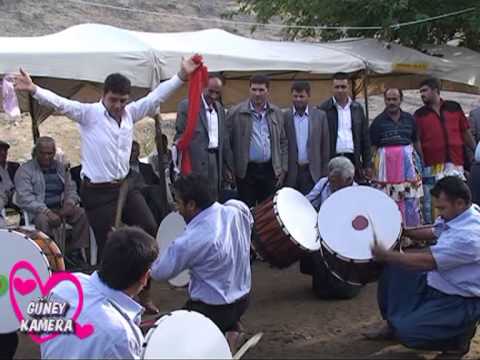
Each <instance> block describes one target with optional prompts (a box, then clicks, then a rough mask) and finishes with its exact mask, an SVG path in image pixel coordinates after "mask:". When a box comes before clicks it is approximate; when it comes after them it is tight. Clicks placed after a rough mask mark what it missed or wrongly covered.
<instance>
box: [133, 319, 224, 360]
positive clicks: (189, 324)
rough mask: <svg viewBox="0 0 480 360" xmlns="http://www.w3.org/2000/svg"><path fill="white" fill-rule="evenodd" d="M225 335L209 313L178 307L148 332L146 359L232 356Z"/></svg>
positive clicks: (144, 354)
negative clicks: (204, 313)
mask: <svg viewBox="0 0 480 360" xmlns="http://www.w3.org/2000/svg"><path fill="white" fill-rule="evenodd" d="M231 358H232V354H231V353H230V348H229V346H228V343H227V340H226V339H225V336H223V334H222V332H221V331H220V329H219V328H218V327H217V326H216V325H215V324H214V323H213V322H212V321H211V320H210V319H208V318H207V317H205V316H204V315H202V314H200V313H198V312H195V311H186V310H178V311H174V312H171V313H169V314H167V315H164V316H162V317H161V318H160V319H158V321H157V322H156V323H155V327H154V328H152V329H150V330H149V332H148V333H147V336H146V343H145V344H144V349H143V354H142V359H231Z"/></svg>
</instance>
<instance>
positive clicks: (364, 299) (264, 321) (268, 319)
mask: <svg viewBox="0 0 480 360" xmlns="http://www.w3.org/2000/svg"><path fill="white" fill-rule="evenodd" d="M252 278H253V289H252V292H251V303H250V307H249V309H248V310H247V313H246V315H245V317H244V319H243V324H244V326H245V328H246V330H247V332H248V334H249V335H250V336H251V335H253V334H254V333H257V332H260V331H262V332H264V337H263V339H262V340H261V341H260V343H259V344H258V345H257V346H256V347H254V348H253V349H251V350H250V351H249V352H248V353H247V354H246V355H245V358H249V359H254V358H282V359H287V358H297V359H298V358H325V359H345V358H348V359H360V358H368V359H432V358H433V357H434V356H435V355H436V354H438V353H432V352H429V353H426V352H417V351H413V350H409V349H406V348H405V347H403V346H401V345H398V344H395V343H393V342H376V341H373V342H372V341H367V340H364V339H363V338H362V332H364V331H365V330H366V329H367V328H369V327H371V326H377V325H378V324H379V320H380V317H379V314H378V310H377V305H376V300H375V294H376V285H375V284H370V285H368V286H366V287H365V289H364V290H363V291H362V293H361V294H360V295H359V296H358V297H357V298H355V299H352V300H342V301H338V300H337V301H325V300H318V299H317V298H315V296H314V294H313V292H312V291H311V287H310V279H311V278H310V277H309V276H305V275H302V274H300V272H299V271H298V264H294V265H292V266H291V267H290V268H288V269H286V270H277V269H272V268H270V267H269V266H268V265H267V264H265V263H260V262H255V263H254V264H253V268H252ZM152 293H153V298H154V300H155V302H156V304H157V305H158V306H159V307H160V309H161V311H162V312H166V311H170V310H175V309H178V308H180V307H182V306H183V304H184V303H185V301H186V292H185V291H184V290H176V289H175V290H174V289H171V288H170V287H169V285H168V284H164V283H156V284H154V286H153V288H152ZM183 345H186V344H183ZM39 357H40V354H39V348H38V345H36V344H35V343H33V342H32V341H31V340H30V339H29V338H28V337H26V336H24V335H22V336H21V339H20V345H19V347H18V350H17V354H16V358H17V359H27V358H39ZM479 357H480V336H477V337H476V338H475V339H474V340H473V343H472V350H471V351H470V353H469V355H468V357H467V358H469V359H475V358H479Z"/></svg>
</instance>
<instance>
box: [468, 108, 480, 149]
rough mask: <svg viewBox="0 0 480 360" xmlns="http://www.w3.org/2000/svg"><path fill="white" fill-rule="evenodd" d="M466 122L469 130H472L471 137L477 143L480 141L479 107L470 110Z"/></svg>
mask: <svg viewBox="0 0 480 360" xmlns="http://www.w3.org/2000/svg"><path fill="white" fill-rule="evenodd" d="M468 122H469V123H470V131H471V132H472V135H473V139H474V140H475V142H476V143H477V144H478V142H480V107H477V108H475V109H473V110H472V111H470V116H469V117H468Z"/></svg>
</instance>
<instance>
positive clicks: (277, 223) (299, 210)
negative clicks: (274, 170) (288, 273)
mask: <svg viewBox="0 0 480 360" xmlns="http://www.w3.org/2000/svg"><path fill="white" fill-rule="evenodd" d="M253 217H254V220H255V223H254V231H253V238H252V241H253V247H254V249H255V251H257V252H258V253H259V254H260V255H261V256H262V257H263V258H264V259H265V260H266V261H268V262H269V263H270V264H271V265H273V266H275V267H278V268H285V267H287V266H290V265H291V264H293V263H294V262H296V261H297V260H298V259H299V258H300V257H301V256H302V255H303V254H304V253H305V252H312V251H318V250H319V249H320V241H319V235H318V230H317V227H316V222H317V212H316V211H315V209H314V207H313V206H312V205H311V204H310V202H309V201H308V200H307V199H306V198H305V196H303V195H302V194H301V193H300V192H298V191H297V190H294V189H292V188H283V189H280V190H278V191H277V192H276V193H275V195H274V196H273V198H270V199H267V200H265V201H264V202H262V203H261V204H259V205H258V206H257V207H255V209H254V211H253Z"/></svg>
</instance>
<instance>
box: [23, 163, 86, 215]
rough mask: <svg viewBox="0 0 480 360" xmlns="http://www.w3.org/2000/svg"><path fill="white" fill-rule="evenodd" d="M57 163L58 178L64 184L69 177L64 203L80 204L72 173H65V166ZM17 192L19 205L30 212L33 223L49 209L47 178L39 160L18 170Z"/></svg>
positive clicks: (64, 193)
mask: <svg viewBox="0 0 480 360" xmlns="http://www.w3.org/2000/svg"><path fill="white" fill-rule="evenodd" d="M54 161H55V160H54ZM55 162H56V165H57V173H58V176H59V177H60V179H61V180H62V182H63V183H65V176H67V182H68V184H69V186H68V187H67V188H66V189H65V191H64V192H63V196H64V198H65V200H64V201H68V202H71V203H72V204H78V203H79V202H80V197H79V196H78V194H77V186H76V185H75V181H73V180H72V177H71V175H70V172H67V173H65V165H63V164H61V163H58V162H57V161H55ZM15 192H16V194H17V198H16V203H17V205H18V206H19V207H20V208H22V209H23V210H25V211H27V212H28V216H29V217H30V219H31V220H32V221H33V220H34V218H35V216H36V215H37V214H38V213H39V212H41V211H43V210H45V209H47V205H46V204H45V177H44V176H43V172H42V170H41V168H40V165H38V162H37V160H35V159H32V160H29V161H27V162H26V163H25V164H23V165H22V166H20V167H19V168H18V170H17V173H16V174H15Z"/></svg>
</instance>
